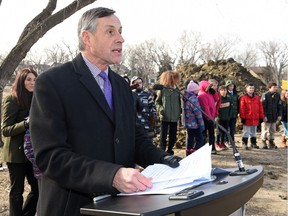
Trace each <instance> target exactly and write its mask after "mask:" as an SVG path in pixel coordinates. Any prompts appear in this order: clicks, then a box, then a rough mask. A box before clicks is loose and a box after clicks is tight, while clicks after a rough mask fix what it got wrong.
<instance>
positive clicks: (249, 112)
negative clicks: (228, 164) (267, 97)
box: [240, 83, 264, 150]
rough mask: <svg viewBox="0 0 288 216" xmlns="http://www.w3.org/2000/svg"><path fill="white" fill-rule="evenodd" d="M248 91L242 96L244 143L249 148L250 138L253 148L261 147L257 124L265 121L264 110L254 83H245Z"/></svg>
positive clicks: (241, 114)
mask: <svg viewBox="0 0 288 216" xmlns="http://www.w3.org/2000/svg"><path fill="white" fill-rule="evenodd" d="M245 89H246V93H245V94H244V95H243V96H241V97H240V118H241V122H242V123H243V135H242V145H243V146H244V147H245V149H246V150H248V149H249V148H248V139H249V137H250V143H251V147H252V148H256V149H259V146H257V143H256V132H257V126H258V125H259V123H261V122H262V121H263V118H264V111H263V106H262V103H261V100H260V97H259V96H258V95H256V94H255V93H254V89H255V87H254V85H253V83H249V84H246V85H245Z"/></svg>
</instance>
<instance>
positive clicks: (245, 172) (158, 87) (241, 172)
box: [153, 84, 258, 176]
mask: <svg viewBox="0 0 288 216" xmlns="http://www.w3.org/2000/svg"><path fill="white" fill-rule="evenodd" d="M153 89H154V90H162V89H172V90H173V91H176V92H177V93H178V94H179V95H181V96H182V97H183V98H185V99H186V100H187V101H188V102H189V103H190V104H191V105H192V107H193V108H195V109H199V110H200V111H201V112H202V113H203V114H204V115H205V116H206V117H207V118H208V119H209V120H211V121H213V123H214V124H215V125H217V127H219V128H220V129H221V130H222V131H224V133H225V134H226V135H227V137H228V140H229V142H230V143H231V146H232V149H233V155H234V158H235V160H236V163H237V166H238V170H236V171H234V172H231V173H230V176H238V175H249V174H252V173H255V172H257V171H258V170H257V169H247V170H246V169H245V167H244V164H243V162H242V158H241V155H240V153H239V151H238V150H237V147H236V145H235V142H234V141H233V139H232V137H231V135H230V133H228V131H227V130H226V129H225V128H224V127H223V126H222V125H220V124H218V123H217V122H216V121H215V120H214V119H213V118H211V117H210V116H209V115H208V114H207V113H206V112H204V110H202V109H201V108H200V107H197V106H196V105H195V104H194V103H193V101H191V100H190V99H189V98H187V97H186V96H185V95H184V94H183V93H182V92H181V91H179V89H177V88H170V87H166V86H164V85H161V84H155V85H154V86H153Z"/></svg>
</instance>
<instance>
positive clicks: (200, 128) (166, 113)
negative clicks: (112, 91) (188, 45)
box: [131, 71, 288, 155]
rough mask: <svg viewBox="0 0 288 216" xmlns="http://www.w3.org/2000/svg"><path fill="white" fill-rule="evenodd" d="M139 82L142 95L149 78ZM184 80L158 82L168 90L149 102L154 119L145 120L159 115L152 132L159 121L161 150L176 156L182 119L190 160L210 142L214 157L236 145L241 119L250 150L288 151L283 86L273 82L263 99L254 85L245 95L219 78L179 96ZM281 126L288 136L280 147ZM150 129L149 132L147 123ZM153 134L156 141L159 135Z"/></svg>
mask: <svg viewBox="0 0 288 216" xmlns="http://www.w3.org/2000/svg"><path fill="white" fill-rule="evenodd" d="M137 79H138V80H141V84H142V85H141V86H140V87H141V89H142V90H141V91H144V90H143V79H142V78H139V77H138V78H137ZM179 80H180V76H179V73H178V72H175V71H166V72H163V73H162V74H161V76H160V78H159V81H158V82H159V83H160V84H162V85H163V86H164V88H163V89H161V90H158V91H156V92H154V94H153V93H152V94H151V95H150V96H151V98H150V100H149V101H150V102H149V103H150V104H151V105H150V106H151V107H153V109H152V110H151V112H150V114H148V113H147V112H146V111H145V112H144V115H147V114H148V116H149V115H153V120H154V122H153V124H150V126H149V127H148V128H150V129H151V128H153V127H154V126H157V121H159V124H160V131H159V130H158V131H159V135H160V148H162V149H163V150H164V151H167V152H168V153H170V154H174V151H173V147H174V145H175V143H176V141H177V130H178V129H179V127H178V122H179V119H182V120H181V123H182V125H183V126H184V127H185V128H186V129H187V138H186V155H190V154H191V153H193V152H195V151H196V150H197V149H199V148H201V147H202V146H203V145H204V144H205V143H209V145H211V146H212V154H217V152H218V151H223V150H227V149H228V148H229V147H230V148H231V145H232V143H231V142H235V130H236V123H237V120H238V119H239V122H241V124H242V126H243V132H242V146H243V147H244V148H245V149H246V150H249V149H251V148H254V149H259V148H260V147H262V148H263V149H276V148H278V147H287V100H288V99H287V97H288V93H287V92H288V90H282V92H281V95H280V94H279V93H278V86H277V84H276V83H275V82H269V83H268V84H267V91H266V92H265V93H263V94H262V95H261V96H259V95H258V94H257V93H256V92H255V86H254V84H253V83H247V84H246V85H245V86H244V92H243V93H241V94H240V93H239V92H238V91H237V89H236V84H235V82H234V81H233V80H227V81H226V82H225V83H223V84H222V85H219V83H218V82H217V81H216V80H215V79H208V80H201V81H199V82H197V81H196V80H186V82H184V92H183V94H179V91H180V88H179ZM133 85H134V82H131V86H133ZM175 89H176V91H175ZM149 92H151V91H149V90H148V89H147V91H146V94H147V95H148V94H149ZM138 96H140V95H138ZM140 97H141V96H140ZM146 97H147V98H149V97H148V96H146ZM152 98H154V100H152ZM153 103H155V105H156V110H155V105H154V104H153ZM152 104H153V105H152ZM156 112H157V113H156ZM138 116H141V112H138ZM180 116H181V117H180ZM280 122H281V123H282V125H283V128H284V132H283V135H282V139H281V140H282V142H281V144H279V145H276V144H275V141H274V139H275V133H276V124H277V123H278V124H280ZM144 126H145V127H147V126H146V125H145V124H144ZM258 129H260V130H261V140H262V143H261V144H260V146H259V145H258V144H257V130H258ZM155 131H157V130H155ZM168 131H169V133H168ZM167 134H169V140H167ZM153 135H154V137H155V136H156V135H157V133H153ZM229 138H231V140H230V139H229ZM167 143H168V145H167ZM234 144H235V143H234Z"/></svg>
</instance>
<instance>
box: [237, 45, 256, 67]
mask: <svg viewBox="0 0 288 216" xmlns="http://www.w3.org/2000/svg"><path fill="white" fill-rule="evenodd" d="M234 59H235V60H236V61H237V62H239V63H241V64H242V65H243V66H244V67H252V66H256V65H257V60H258V53H257V50H256V49H255V46H254V45H253V44H250V43H249V44H247V46H246V49H245V50H244V51H243V52H241V53H240V54H238V55H236V57H235V58H234Z"/></svg>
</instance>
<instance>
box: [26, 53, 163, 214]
mask: <svg viewBox="0 0 288 216" xmlns="http://www.w3.org/2000/svg"><path fill="white" fill-rule="evenodd" d="M109 79H110V82H111V85H112V88H113V103H114V111H113V112H112V111H111V110H110V108H109V106H108V104H107V102H106V100H105V97H104V94H103V92H102V91H101V89H100V87H99V86H98V84H97V82H96V80H95V79H94V77H93V76H92V74H91V72H90V70H89V69H88V67H87V66H86V64H85V62H84V60H83V58H82V55H81V54H79V55H78V56H77V57H76V58H75V59H74V60H73V61H72V62H68V63H65V64H63V65H61V66H58V67H55V68H53V69H50V70H48V71H46V72H44V73H42V74H40V75H39V76H38V77H37V80H36V85H35V90H34V96H33V100H32V107H31V111H30V117H31V120H30V121H31V123H30V127H31V138H32V145H33V148H34V151H35V155H36V163H37V165H38V166H39V168H40V170H41V171H42V172H43V174H44V175H43V178H42V179H41V180H40V197H39V206H38V213H37V215H40V216H42V215H44V216H45V215H53V216H57V215H59V216H63V215H68V216H73V215H80V207H81V206H83V205H85V204H88V203H90V202H92V197H93V196H95V195H97V194H100V193H110V194H116V193H117V192H118V191H117V190H116V189H115V188H113V187H112V181H113V178H114V175H115V173H116V172H117V170H118V169H119V168H120V167H123V166H124V167H134V165H135V164H138V165H141V166H143V167H146V166H148V165H150V164H153V163H155V162H157V163H159V162H160V158H161V157H163V156H164V155H166V153H165V152H164V151H162V150H160V149H159V148H157V147H155V146H154V145H153V144H152V143H151V141H149V139H147V138H146V136H145V134H144V133H145V132H144V130H143V128H142V127H141V126H136V124H135V109H134V105H133V96H132V92H131V89H130V87H129V85H128V84H127V83H126V81H125V80H124V79H123V78H122V77H121V76H119V75H118V74H116V73H115V72H113V71H112V70H110V69H109Z"/></svg>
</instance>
